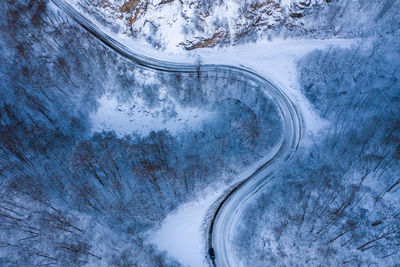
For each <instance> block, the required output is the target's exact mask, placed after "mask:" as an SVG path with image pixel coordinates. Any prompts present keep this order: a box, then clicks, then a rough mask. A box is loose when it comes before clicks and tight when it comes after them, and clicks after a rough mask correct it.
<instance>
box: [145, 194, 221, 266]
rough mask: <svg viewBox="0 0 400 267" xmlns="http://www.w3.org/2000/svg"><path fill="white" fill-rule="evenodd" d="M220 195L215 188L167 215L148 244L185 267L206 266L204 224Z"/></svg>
mask: <svg viewBox="0 0 400 267" xmlns="http://www.w3.org/2000/svg"><path fill="white" fill-rule="evenodd" d="M220 194H221V190H217V189H215V187H214V188H207V189H206V190H204V191H203V192H201V193H200V194H199V197H198V198H197V199H196V200H194V201H191V202H188V203H185V204H183V205H182V206H180V207H179V209H178V210H176V211H175V212H174V213H172V214H170V215H168V217H167V218H166V219H165V220H164V222H163V224H162V227H161V228H160V229H159V230H158V231H157V232H155V233H152V234H151V236H150V239H149V241H150V242H151V243H154V244H156V245H157V247H158V249H159V250H162V251H167V252H168V255H169V256H170V257H173V258H175V259H176V260H177V261H179V262H180V263H181V264H183V265H184V266H192V267H197V266H207V262H206V261H205V255H204V254H203V252H204V251H205V248H204V245H205V242H204V239H203V231H202V229H203V220H204V217H205V216H206V213H207V210H208V208H209V207H210V206H211V204H212V203H213V202H214V201H215V200H216V198H217V197H218V196H219V195H220Z"/></svg>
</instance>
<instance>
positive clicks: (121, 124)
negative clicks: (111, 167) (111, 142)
mask: <svg viewBox="0 0 400 267" xmlns="http://www.w3.org/2000/svg"><path fill="white" fill-rule="evenodd" d="M98 102H99V105H100V106H99V108H98V110H97V111H96V112H94V113H92V114H91V122H92V132H101V131H103V130H104V131H114V132H115V133H116V134H117V135H118V136H120V137H123V136H124V135H129V134H132V133H136V134H139V135H143V136H145V135H148V134H149V133H150V132H151V131H157V130H163V129H167V130H168V131H169V132H170V133H171V134H173V135H175V134H177V133H178V132H183V131H186V130H198V129H200V128H201V125H202V122H203V121H205V120H207V119H212V117H213V115H215V114H213V112H210V111H207V110H205V109H204V110H203V109H202V110H201V109H199V108H194V107H181V106H180V105H179V104H178V103H173V104H172V105H163V106H161V107H157V108H149V107H147V106H146V105H145V104H144V103H143V100H142V99H141V98H137V99H133V100H131V101H130V103H129V104H128V103H121V102H120V101H118V99H117V97H115V96H107V95H104V96H102V97H101V98H100V99H99V101H98Z"/></svg>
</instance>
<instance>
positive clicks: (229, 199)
mask: <svg viewBox="0 0 400 267" xmlns="http://www.w3.org/2000/svg"><path fill="white" fill-rule="evenodd" d="M52 1H53V3H54V4H56V5H57V6H58V7H59V8H60V9H61V10H62V11H63V12H65V13H66V14H68V15H69V16H70V17H71V18H72V19H73V20H75V21H76V22H77V23H78V24H79V25H81V26H82V27H83V28H85V29H86V30H87V31H88V32H90V33H91V34H92V35H94V36H95V37H96V38H97V39H99V40H100V41H101V42H102V43H104V44H105V45H106V46H108V47H109V48H111V49H112V50H114V51H116V52H117V53H118V54H120V55H121V56H123V57H125V58H127V59H129V60H131V61H133V62H135V63H136V64H138V65H140V66H143V67H146V68H151V69H154V70H159V71H164V72H177V73H199V71H201V72H208V71H209V72H217V71H227V70H229V71H231V72H236V73H238V74H241V75H243V76H244V77H247V78H248V79H251V80H253V81H254V82H256V83H257V84H259V85H260V86H261V88H264V90H265V92H266V93H267V94H268V95H269V96H270V97H271V98H272V99H273V100H274V101H275V103H276V106H277V107H278V110H279V111H280V113H281V118H282V124H283V138H282V142H281V143H280V146H279V149H278V150H277V152H276V153H275V154H274V155H273V156H272V157H271V158H270V159H268V160H267V161H266V162H265V163H264V164H262V165H261V166H259V168H257V169H256V170H255V171H254V172H253V173H252V174H251V175H249V176H248V177H247V178H246V179H244V180H242V181H241V182H239V183H238V184H236V185H235V186H233V187H232V188H231V190H230V191H229V192H228V193H226V195H225V196H224V197H223V198H222V200H221V201H220V203H219V204H218V206H217V208H216V209H215V212H214V215H213V217H212V219H211V222H210V226H209V231H208V238H207V245H208V246H209V247H213V248H214V250H215V255H216V259H215V260H214V261H211V260H210V264H211V265H213V266H240V265H241V264H240V260H239V259H237V258H236V255H235V253H233V251H234V250H233V248H232V245H233V242H232V241H233V234H234V230H235V229H236V228H237V226H238V223H239V220H240V216H241V214H242V212H243V210H244V207H245V206H246V204H247V203H248V202H249V200H250V199H251V198H253V197H254V196H255V195H256V194H257V193H258V192H259V191H260V189H261V188H262V187H263V186H264V185H266V184H267V183H268V182H269V181H271V179H272V178H273V172H274V169H276V168H277V167H278V166H279V165H280V164H281V163H282V162H284V161H286V160H288V159H289V158H290V157H291V156H292V155H293V153H294V152H295V151H296V150H297V147H298V144H299V141H300V136H301V119H300V116H299V113H298V111H297V110H296V107H295V105H294V104H293V102H292V101H291V100H290V98H289V97H288V96H287V95H286V94H285V92H284V91H283V90H281V89H280V88H278V87H276V86H275V85H273V84H272V83H271V82H270V81H268V80H267V79H265V78H264V77H262V76H261V75H259V74H258V73H256V72H255V71H253V70H251V69H247V68H244V67H238V66H229V65H218V64H204V65H201V66H199V65H196V64H186V63H177V62H169V61H164V60H160V59H157V58H153V57H149V56H146V55H142V54H140V53H136V52H134V51H132V50H131V49H129V48H128V47H126V46H125V45H123V44H122V43H120V42H118V41H116V40H115V39H113V38H112V37H110V36H109V35H108V34H106V33H105V32H104V31H102V30H101V29H100V28H99V27H98V26H96V25H95V24H94V23H92V22H91V21H90V20H89V19H87V18H86V17H84V16H83V15H81V14H80V13H79V12H78V11H77V10H75V8H73V7H72V6H71V5H70V4H68V3H66V2H65V1H64V0H52Z"/></svg>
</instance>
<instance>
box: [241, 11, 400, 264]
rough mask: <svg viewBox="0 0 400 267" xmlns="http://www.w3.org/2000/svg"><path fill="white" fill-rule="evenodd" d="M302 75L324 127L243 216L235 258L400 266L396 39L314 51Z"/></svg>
mask: <svg viewBox="0 0 400 267" xmlns="http://www.w3.org/2000/svg"><path fill="white" fill-rule="evenodd" d="M397 18H399V17H397ZM397 25H400V24H399V23H397ZM298 69H299V72H300V78H299V80H300V83H301V88H302V91H303V93H304V94H305V96H306V97H307V98H308V100H309V101H310V102H311V103H312V104H313V106H314V107H315V108H316V109H317V110H318V112H319V114H320V115H321V116H322V117H323V118H324V119H326V120H327V121H328V122H329V126H328V127H326V129H324V130H322V131H321V132H320V133H318V135H315V136H311V137H310V139H309V140H308V141H307V142H304V143H303V145H302V147H301V149H300V151H299V152H298V153H296V155H297V157H296V158H295V160H294V162H291V163H290V165H289V166H282V169H281V172H280V173H279V174H278V176H279V181H280V182H279V183H277V184H275V185H274V186H273V187H270V188H268V189H267V190H266V192H264V194H263V195H262V196H261V197H260V198H259V199H257V200H256V201H255V202H254V203H253V204H252V205H251V206H250V207H249V208H248V209H247V212H246V216H244V217H243V219H244V220H243V222H242V226H241V229H240V231H239V234H238V235H237V238H236V243H237V250H238V252H239V253H240V255H241V259H243V260H244V262H245V263H246V265H247V266H270V265H274V266H295V265H296V266H297V265H299V266H320V265H322V266H397V265H398V264H399V262H400V248H399V241H400V235H399V234H400V206H399V203H400V202H399V201H400V191H399V190H400V179H399V178H400V112H399V111H400V84H399V80H400V37H399V35H398V34H390V35H385V36H382V37H380V38H376V39H371V40H368V41H363V42H360V43H359V44H358V45H357V46H356V47H353V48H351V49H337V48H332V49H330V50H329V51H315V52H312V53H310V54H309V55H308V56H307V57H305V58H303V59H302V60H301V61H300V62H299V63H298Z"/></svg>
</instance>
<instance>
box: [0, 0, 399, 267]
mask: <svg viewBox="0 0 400 267" xmlns="http://www.w3.org/2000/svg"><path fill="white" fill-rule="evenodd" d="M67 2H71V3H73V4H74V6H75V7H77V8H78V9H79V10H80V11H81V12H82V13H83V14H85V15H87V16H91V17H92V18H95V19H96V20H97V22H98V23H100V24H101V25H102V26H103V27H107V28H109V29H111V31H113V32H115V33H118V34H123V35H126V36H127V37H129V38H133V39H137V40H144V41H145V42H147V43H149V44H150V45H151V46H153V48H155V49H156V50H165V51H168V52H174V51H178V50H179V51H180V53H192V52H194V51H191V52H187V50H195V51H196V52H197V51H201V50H202V48H212V49H221V48H222V47H226V46H239V45H246V44H247V43H249V42H258V41H263V40H264V41H265V40H275V39H290V38H299V39H328V38H351V39H354V40H355V41H354V45H353V46H352V47H351V48H339V47H330V48H329V49H326V50H315V51H313V52H311V53H309V54H307V55H306V56H304V57H302V58H300V59H299V60H297V61H296V69H297V71H298V73H297V77H290V78H291V79H292V80H293V81H295V82H296V83H298V87H299V90H300V94H302V95H303V96H304V97H305V99H306V101H308V102H309V104H310V107H311V109H312V111H313V112H315V113H316V114H317V116H319V117H320V118H321V121H323V122H325V124H324V126H323V127H321V129H320V130H319V131H315V132H311V131H306V130H307V129H306V130H303V132H302V133H301V134H302V137H301V138H302V139H301V140H300V145H299V147H298V150H296V151H294V150H293V155H294V156H293V158H290V159H289V160H288V161H285V162H284V164H282V165H281V166H279V168H278V169H277V170H275V171H274V174H273V176H274V179H273V182H272V183H271V184H269V185H268V186H265V187H263V188H262V190H261V191H260V193H261V194H260V195H259V197H257V198H255V199H252V201H251V203H250V205H248V206H246V207H245V208H246V209H245V214H244V215H243V216H241V221H240V225H239V226H240V227H239V228H238V229H236V233H235V239H234V242H233V245H234V248H235V251H232V252H231V253H235V254H237V255H239V258H240V259H241V261H242V264H243V265H244V266H398V264H399V263H400V247H399V244H400V206H399V203H400V202H399V201H400V83H399V80H400V16H399V15H398V10H399V8H400V1H396V0H383V1H373V0H356V1H352V0H343V1H337V0H305V1H300V0H284V1H283V0H268V1H261V0H246V1H239V0H218V1H207V0H162V1H160V0H143V1H139V0H128V1H122V0H101V1H99V0H93V1H92V0H90V1H89V0H74V1H72V0H71V1H67ZM198 53H199V54H198V55H201V52H198ZM190 55H192V54H190ZM283 75H285V74H283ZM288 90H289V89H288ZM290 90H292V89H290ZM289 95H290V94H289ZM290 96H292V95H290ZM298 104H299V103H298V102H295V105H298ZM300 117H301V115H300ZM283 120H284V118H283V116H282V113H281V110H280V107H279V106H277V104H276V103H275V102H274V99H273V97H272V96H271V95H269V94H268V92H266V90H265V88H261V87H260V85H259V84H258V83H257V82H255V81H252V80H251V79H249V77H248V76H246V75H244V74H241V73H240V72H238V71H235V70H234V69H231V70H230V69H229V68H226V69H225V70H223V71H206V70H204V69H202V62H201V60H199V62H198V71H197V72H196V73H190V72H187V73H185V72H182V73H180V72H173V71H170V72H168V71H160V70H155V69H151V68H148V67H144V66H140V65H139V64H136V63H135V62H133V61H130V60H128V59H126V58H124V57H123V56H121V55H120V54H118V53H116V52H115V51H114V50H112V49H110V48H109V47H107V46H106V45H104V44H103V43H101V42H100V41H99V40H98V39H97V38H96V37H95V36H93V35H92V34H90V33H89V32H88V31H87V30H86V29H84V28H83V27H81V26H80V25H79V24H78V23H76V22H74V20H72V19H71V18H70V17H69V16H68V15H67V14H65V13H64V12H62V11H61V9H59V8H58V7H57V6H56V5H54V4H53V3H52V2H51V1H50V0H4V1H1V2H0V266H121V267H122V266H182V264H181V263H180V262H179V261H178V260H177V259H175V258H172V257H170V255H168V254H167V253H166V252H165V251H160V250H159V249H158V248H157V247H156V246H155V245H153V244H151V243H149V241H148V235H149V233H151V232H154V231H155V229H158V228H159V227H160V225H161V224H162V222H163V220H164V219H165V218H166V217H167V216H168V215H169V214H171V213H172V212H174V211H176V210H177V209H178V208H179V206H180V205H182V204H183V203H187V202H188V201H191V200H193V199H194V198H195V195H196V194H197V193H198V192H202V190H205V189H206V188H207V187H209V186H210V185H211V186H214V185H216V184H218V185H224V186H226V188H227V189H228V188H229V186H230V185H231V184H232V183H233V182H234V181H236V180H235V179H237V177H239V176H240V175H241V174H242V173H243V172H244V171H246V170H247V168H248V167H249V166H252V164H254V163H255V162H257V161H258V160H260V159H263V157H265V156H266V154H268V152H269V151H271V150H273V148H276V147H277V146H278V145H279V144H280V142H284V141H285V140H283V137H282V136H283V132H284V125H283ZM304 120H305V119H304ZM282 140H283V141H282ZM288 158H289V157H288ZM218 201H220V199H218V200H216V201H215V203H217V202H218ZM215 203H214V206H213V207H215V206H216V204H215ZM210 210H212V209H210ZM208 216H210V214H208ZM203 230H204V229H203ZM199 231H200V230H199ZM205 238H206V237H205ZM199 253H204V251H199ZM202 256H204V255H203V254H202ZM206 256H207V255H206ZM216 256H217V258H218V257H219V256H220V255H216ZM207 257H209V255H208V256H207Z"/></svg>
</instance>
